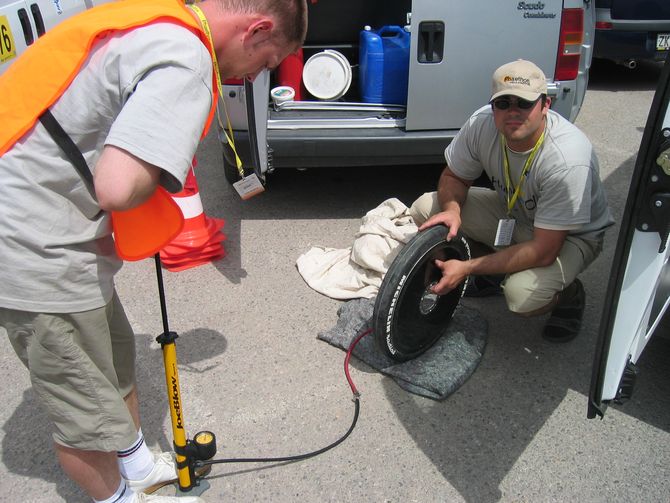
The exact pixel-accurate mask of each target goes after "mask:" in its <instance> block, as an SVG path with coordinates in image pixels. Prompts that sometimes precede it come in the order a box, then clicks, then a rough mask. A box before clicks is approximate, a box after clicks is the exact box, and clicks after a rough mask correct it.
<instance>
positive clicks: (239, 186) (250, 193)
mask: <svg viewBox="0 0 670 503" xmlns="http://www.w3.org/2000/svg"><path fill="white" fill-rule="evenodd" d="M233 187H235V190H236V191H237V193H238V194H239V195H240V197H241V198H242V200H243V201H246V200H247V199H250V198H252V197H254V196H255V195H256V194H260V193H261V192H263V191H264V190H265V187H263V184H262V183H261V181H260V180H259V179H258V177H257V176H256V173H253V174H251V175H249V176H245V177H244V178H242V179H241V180H238V181H236V182H235V183H234V184H233Z"/></svg>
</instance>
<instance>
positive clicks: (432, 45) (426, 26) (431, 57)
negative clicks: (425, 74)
mask: <svg viewBox="0 0 670 503" xmlns="http://www.w3.org/2000/svg"><path fill="white" fill-rule="evenodd" d="M417 47H418V49H417V50H418V54H417V60H418V61H419V63H439V62H441V61H442V59H443V57H444V23H443V22H442V21H421V23H419V43H418V44H417Z"/></svg>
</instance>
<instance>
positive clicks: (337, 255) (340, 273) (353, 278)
mask: <svg viewBox="0 0 670 503" xmlns="http://www.w3.org/2000/svg"><path fill="white" fill-rule="evenodd" d="M416 233H417V226H416V224H415V223H414V220H413V219H412V217H411V216H410V214H409V209H408V208H407V206H405V205H404V204H403V203H402V202H401V201H399V200H398V199H395V198H391V199H387V200H386V201H384V202H383V203H381V204H380V205H379V206H377V207H376V208H374V209H372V210H370V211H369V212H368V213H366V214H365V216H364V217H363V218H362V219H361V225H360V227H359V230H358V232H357V233H356V235H355V237H354V242H353V244H352V246H351V247H349V248H345V249H336V248H325V247H320V246H315V247H313V248H311V249H310V250H308V251H307V252H306V253H304V254H303V255H301V256H300V257H298V260H297V261H296V265H297V267H298V272H299V273H300V274H301V276H302V277H303V279H304V280H305V281H306V282H307V284H308V285H309V286H310V287H311V288H313V289H314V290H316V291H317V292H319V293H322V294H324V295H326V296H328V297H332V298H334V299H340V300H344V299H355V298H361V297H362V298H367V299H369V298H372V297H374V296H375V295H377V291H378V290H379V287H380V285H381V283H382V279H383V277H384V274H386V271H387V270H388V268H389V266H390V265H391V263H392V262H393V259H394V258H395V257H396V255H397V254H398V252H399V251H400V249H401V248H402V246H403V245H404V244H405V243H407V242H408V241H409V240H410V239H411V238H412V237H413V236H414V235H415V234H416Z"/></svg>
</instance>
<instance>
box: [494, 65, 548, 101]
mask: <svg viewBox="0 0 670 503" xmlns="http://www.w3.org/2000/svg"><path fill="white" fill-rule="evenodd" d="M541 94H547V79H546V77H545V76H544V73H543V72H542V70H540V69H539V68H538V67H537V65H535V64H534V63H531V62H530V61H526V60H524V59H517V60H516V61H512V62H511V63H507V64H505V65H502V66H501V67H499V68H498V69H497V70H496V71H495V72H493V82H492V85H491V99H490V100H489V101H493V100H494V99H496V98H498V97H499V96H505V95H512V96H517V97H519V98H521V99H524V100H528V101H535V100H536V99H538V98H539V97H540V95H541Z"/></svg>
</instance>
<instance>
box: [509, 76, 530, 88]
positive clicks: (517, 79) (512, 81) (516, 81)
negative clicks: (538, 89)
mask: <svg viewBox="0 0 670 503" xmlns="http://www.w3.org/2000/svg"><path fill="white" fill-rule="evenodd" d="M503 82H504V83H505V84H522V85H524V86H530V79H524V78H523V77H510V76H509V75H505V78H503Z"/></svg>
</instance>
